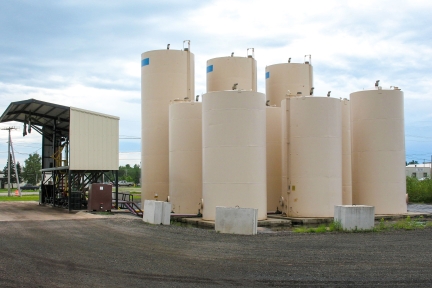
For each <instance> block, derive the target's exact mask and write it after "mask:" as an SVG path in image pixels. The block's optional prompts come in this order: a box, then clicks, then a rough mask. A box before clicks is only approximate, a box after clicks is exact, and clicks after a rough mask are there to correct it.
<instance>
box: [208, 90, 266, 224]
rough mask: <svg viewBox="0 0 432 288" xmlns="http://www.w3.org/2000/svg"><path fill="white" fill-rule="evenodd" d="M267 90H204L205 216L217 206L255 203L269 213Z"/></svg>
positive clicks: (262, 214) (262, 215)
mask: <svg viewBox="0 0 432 288" xmlns="http://www.w3.org/2000/svg"><path fill="white" fill-rule="evenodd" d="M265 107H266V106H265V95H264V94H262V93H257V92H252V91H220V92H210V93H206V94H204V95H203V116H202V117H203V118H202V120H203V207H204V208H203V219H205V220H215V213H216V206H225V207H237V206H238V207H240V208H255V209H258V219H259V220H260V219H266V217H267V196H266V110H265V109H266V108H265Z"/></svg>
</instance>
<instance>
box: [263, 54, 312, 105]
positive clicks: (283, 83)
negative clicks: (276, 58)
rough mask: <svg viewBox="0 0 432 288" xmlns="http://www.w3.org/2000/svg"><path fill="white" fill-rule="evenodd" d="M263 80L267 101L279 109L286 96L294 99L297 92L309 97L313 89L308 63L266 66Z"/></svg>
mask: <svg viewBox="0 0 432 288" xmlns="http://www.w3.org/2000/svg"><path fill="white" fill-rule="evenodd" d="M265 78H266V96H267V100H270V102H269V103H270V105H276V106H279V107H280V106H281V101H282V100H283V99H285V97H286V96H291V97H296V96H299V94H297V93H298V92H300V93H301V96H309V95H310V94H311V89H312V87H313V69H312V65H311V63H309V62H308V61H306V62H305V63H282V64H274V65H270V66H267V67H266V70H265ZM288 91H289V92H288ZM287 94H288V95H287Z"/></svg>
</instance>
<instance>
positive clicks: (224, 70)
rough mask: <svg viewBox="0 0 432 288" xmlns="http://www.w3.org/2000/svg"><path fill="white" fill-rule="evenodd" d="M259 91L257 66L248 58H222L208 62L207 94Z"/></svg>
mask: <svg viewBox="0 0 432 288" xmlns="http://www.w3.org/2000/svg"><path fill="white" fill-rule="evenodd" d="M236 83H237V85H236V89H237V90H247V91H255V92H256V91H257V65H256V60H255V59H254V58H253V56H252V55H250V56H248V57H220V58H213V59H210V60H208V61H207V92H212V91H224V90H234V89H233V86H234V84H236Z"/></svg>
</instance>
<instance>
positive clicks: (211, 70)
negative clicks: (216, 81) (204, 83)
mask: <svg viewBox="0 0 432 288" xmlns="http://www.w3.org/2000/svg"><path fill="white" fill-rule="evenodd" d="M209 72H213V65H209V66H207V73H209Z"/></svg>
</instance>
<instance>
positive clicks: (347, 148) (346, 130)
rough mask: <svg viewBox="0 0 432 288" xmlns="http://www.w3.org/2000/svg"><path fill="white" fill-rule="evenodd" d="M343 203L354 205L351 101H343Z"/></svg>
mask: <svg viewBox="0 0 432 288" xmlns="http://www.w3.org/2000/svg"><path fill="white" fill-rule="evenodd" d="M341 104H342V205H352V180H351V123H350V102H349V100H348V99H346V98H345V99H343V100H342V102H341Z"/></svg>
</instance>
